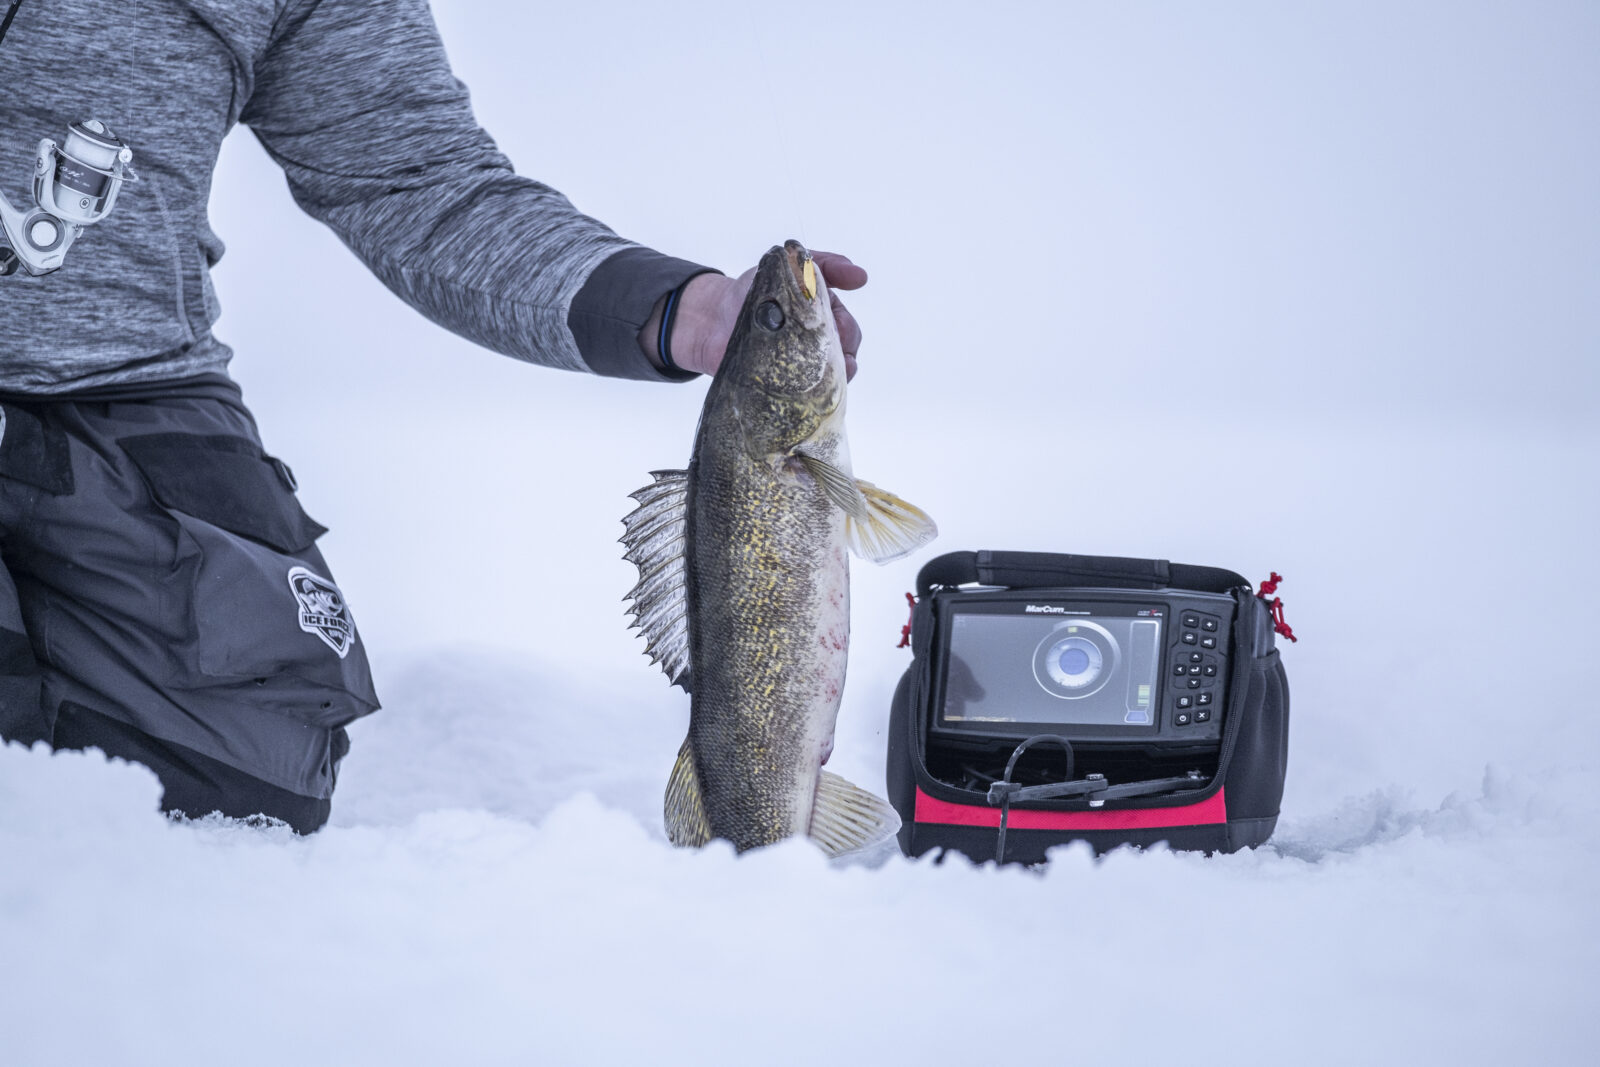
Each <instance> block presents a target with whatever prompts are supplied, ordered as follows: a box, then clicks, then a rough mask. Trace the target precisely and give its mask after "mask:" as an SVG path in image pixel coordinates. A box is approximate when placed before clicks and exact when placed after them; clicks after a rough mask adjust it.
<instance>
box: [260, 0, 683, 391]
mask: <svg viewBox="0 0 1600 1067" xmlns="http://www.w3.org/2000/svg"><path fill="white" fill-rule="evenodd" d="M240 119H241V121H242V122H244V123H245V124H246V125H248V126H250V128H251V129H252V130H253V131H254V133H255V135H256V137H257V138H259V139H260V141H261V143H262V145H263V146H265V148H266V150H267V152H268V153H269V154H270V155H271V156H272V158H273V159H274V160H276V161H277V162H278V164H279V165H280V166H282V167H283V170H284V172H285V174H286V175H287V176H288V179H289V188H290V191H291V192H292V193H293V195H294V198H295V201H296V202H297V203H299V204H300V206H301V207H302V208H304V209H305V210H306V211H307V212H308V213H310V214H311V215H312V216H313V217H315V218H317V219H319V220H321V221H322V222H324V223H326V224H327V225H328V226H329V227H331V228H332V229H333V231H334V232H335V233H337V234H338V235H339V237H340V239H342V240H343V241H344V243H345V244H346V245H348V246H349V247H350V249H351V250H352V251H353V252H355V254H356V255H357V256H359V257H360V258H361V260H362V261H363V262H364V263H366V264H367V266H368V267H369V268H371V270H372V271H373V273H375V274H376V275H377V276H378V277H379V278H380V279H382V280H383V282H384V284H385V285H387V286H388V287H389V288H390V289H392V290H393V291H394V292H395V293H397V294H398V295H399V296H400V298H401V299H403V300H404V301H405V302H406V303H408V304H410V305H411V306H412V307H414V308H416V309H417V310H418V311H420V312H422V313H423V314H424V315H426V316H428V318H430V319H432V320H433V321H434V322H437V323H439V324H440V325H442V326H444V327H446V328H447V329H450V330H453V331H454V332H456V333H458V334H461V335H462V336H463V337H466V338H469V339H470V340H472V341H475V342H477V343H478V344H481V345H484V346H485V347H487V348H491V349H494V350H495V351H497V352H503V353H505V354H506V355H509V356H514V357H516V358H518V359H523V360H527V361H529V362H533V363H540V364H543V365H545V366H550V367H560V368H564V369H568V370H579V371H591V372H594V373H598V374H605V375H608V376H612V377H620V378H640V379H654V380H662V379H677V378H683V377H686V376H685V375H674V374H668V373H664V372H662V371H661V370H658V369H657V368H656V367H655V366H654V365H653V364H652V363H651V362H650V360H649V359H648V358H647V357H646V356H645V354H644V352H643V351H642V350H641V349H640V347H639V342H638V333H639V330H640V328H641V327H642V326H643V325H644V322H645V320H646V319H647V318H648V317H649V315H650V312H651V309H652V308H653V307H654V305H655V302H656V301H657V300H658V299H660V297H661V296H663V295H665V294H666V293H667V292H668V291H670V290H671V289H673V288H675V287H677V286H678V285H681V284H682V283H683V282H684V281H686V280H687V279H688V278H690V277H692V276H693V275H695V274H697V273H700V272H702V271H704V270H705V269H706V268H704V267H701V266H699V265H697V264H694V263H690V262H687V261H685V260H678V259H673V258H671V257H669V256H664V255H661V254H659V253H657V252H653V251H651V250H649V249H647V248H643V247H641V246H639V245H636V244H634V243H632V242H630V241H627V240H625V239H623V238H621V237H619V236H617V234H615V233H613V232H612V231H611V230H610V229H609V228H608V227H606V226H605V225H604V224H602V223H600V222H598V221H597V220H595V219H592V218H590V217H588V216H587V215H584V214H583V213H581V212H580V211H578V210H577V209H576V208H575V207H573V206H572V204H571V203H570V202H569V201H568V200H567V198H566V197H564V196H562V195H561V194H560V193H559V192H557V191H556V190H554V189H552V188H550V187H549V186H547V185H543V184H541V183H539V182H536V181H532V180H530V179H527V178H523V177H519V176H518V175H517V174H516V173H515V172H514V171H513V170H512V167H511V163H510V161H509V160H507V159H506V157H505V156H504V155H502V154H501V152H500V151H499V149H498V148H496V146H495V143H494V141H493V140H492V139H491V138H490V137H489V135H488V134H487V133H485V132H484V131H483V129H482V128H480V127H479V126H478V123H477V121H476V120H475V119H474V118H473V115H472V108H471V104H470V102H469V100H468V94H467V89H466V86H464V85H462V84H461V82H459V81H458V80H456V78H455V77H454V76H453V75H452V74H451V72H450V65H449V61H448V59H447V58H446V56H445V51H444V45H443V43H442V42H441V41H440V39H439V32H438V29H437V27H436V26H435V25H434V21H433V15H432V13H431V11H430V10H429V9H428V5H427V2H426V0H340V2H337V3H334V2H322V0H297V2H291V3H290V4H289V6H288V8H287V9H286V10H285V11H284V12H283V14H282V15H281V16H280V17H279V20H278V23H277V25H276V26H275V27H274V32H273V34H272V37H271V40H270V43H269V44H268V45H267V47H266V48H265V49H264V50H263V52H262V53H261V55H260V56H258V57H257V59H256V61H255V64H254V77H253V86H252V89H251V93H250V98H249V100H248V101H247V103H246V104H245V107H244V109H243V112H242V114H241V116H240ZM591 283H592V284H591Z"/></svg>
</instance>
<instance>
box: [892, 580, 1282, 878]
mask: <svg viewBox="0 0 1600 1067" xmlns="http://www.w3.org/2000/svg"><path fill="white" fill-rule="evenodd" d="M917 589H918V593H919V598H918V599H917V600H916V602H915V606H914V608H913V614H912V623H911V626H910V628H909V633H908V637H909V638H910V643H911V645H912V649H913V662H912V665H911V667H910V668H909V669H908V670H907V671H906V674H905V677H903V678H902V679H901V682H900V685H899V687H898V689H897V690H896V693H895V699H894V706H893V709H892V715H891V727H890V742H889V767H888V776H889V784H890V799H891V800H892V801H893V802H894V804H895V806H896V808H897V809H898V810H899V812H900V816H901V820H902V827H901V832H900V843H901V846H902V849H903V850H904V851H906V852H907V853H908V854H910V855H918V854H921V853H923V852H926V851H928V850H929V849H932V848H947V849H956V850H959V851H962V852H965V853H967V854H968V855H970V856H972V857H973V858H975V859H986V858H988V857H990V856H994V857H996V858H999V859H1001V860H1002V861H1018V862H1037V861H1039V860H1043V859H1044V858H1045V852H1046V850H1047V849H1049V848H1050V847H1052V846H1054V845H1059V844H1065V843H1068V842H1070V841H1075V840H1084V841H1087V842H1088V843H1089V844H1090V845H1091V846H1093V847H1094V848H1096V849H1097V850H1099V851H1104V850H1106V849H1109V848H1115V847H1117V846H1119V845H1125V844H1135V845H1139V844H1153V843H1155V842H1157V841H1165V842H1167V843H1168V844H1169V845H1171V846H1172V847H1174V848H1195V849H1203V850H1206V851H1233V850H1235V849H1238V848H1241V847H1246V846H1250V847H1253V846H1255V845H1259V844H1261V843H1262V842H1264V841H1265V840H1267V838H1268V837H1269V836H1271V833H1272V830H1273V828H1274V826H1275V824H1276V820H1277V814H1278V801H1279V799H1280V797H1281V795H1282V791H1283V773H1284V758H1285V754H1286V746H1287V736H1288V735H1287V727H1288V685H1287V681H1286V679H1285V677H1284V673H1283V667H1282V665H1281V663H1280V662H1279V660H1278V654H1277V652H1276V651H1275V650H1274V647H1273V644H1274V641H1273V637H1274V631H1275V630H1277V629H1278V627H1277V620H1275V619H1274V616H1273V614H1272V611H1271V610H1270V608H1269V607H1268V605H1267V604H1266V603H1265V602H1264V601H1263V600H1262V599H1261V598H1259V597H1258V596H1257V595H1255V594H1254V593H1252V592H1251V589H1250V586H1249V584H1248V583H1247V582H1246V581H1245V580H1244V579H1243V578H1242V577H1240V576H1239V575H1237V574H1235V573H1233V572H1232V571H1225V570H1220V569H1218V568H1211V567H1190V566H1186V565H1183V564H1170V563H1167V562H1166V561H1165V560H1133V559H1123V558H1119V557H1106V556H1067V555H1056V554H1047V553H1014V552H1009V553H1008V552H976V553H974V552H956V553H950V554H947V555H945V556H940V557H938V558H937V559H934V560H932V561H930V562H929V563H928V564H927V566H925V567H924V568H923V570H922V573H921V574H919V575H918V578H917ZM1284 630H1285V631H1286V628H1284ZM1279 632H1284V631H1279ZM1008 836H1009V838H1010V840H1009V843H1008V841H1007V838H1008Z"/></svg>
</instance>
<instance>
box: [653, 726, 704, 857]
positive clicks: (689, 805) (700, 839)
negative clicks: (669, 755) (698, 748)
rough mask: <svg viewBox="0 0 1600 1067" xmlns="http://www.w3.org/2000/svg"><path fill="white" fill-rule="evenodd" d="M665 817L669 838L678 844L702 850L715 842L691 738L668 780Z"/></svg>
mask: <svg viewBox="0 0 1600 1067" xmlns="http://www.w3.org/2000/svg"><path fill="white" fill-rule="evenodd" d="M663 815H664V822H665V824H666V827H667V839H668V840H669V841H671V842H672V843H673V844H674V845H678V846H680V847H683V848H699V847H700V846H702V845H704V844H705V843H706V842H708V841H710V840H711V822H710V820H708V819H707V818H706V805H705V800H704V798H703V797H702V796H701V795H700V775H699V773H698V772H697V771H696V770H695V766H694V747H693V746H691V745H690V744H689V739H688V738H687V737H686V738H684V739H683V745H682V746H681V747H680V748H679V749H678V760H677V762H676V763H674V764H673V765H672V776H671V777H670V778H668V779H667V796H666V800H665V803H664V805H663Z"/></svg>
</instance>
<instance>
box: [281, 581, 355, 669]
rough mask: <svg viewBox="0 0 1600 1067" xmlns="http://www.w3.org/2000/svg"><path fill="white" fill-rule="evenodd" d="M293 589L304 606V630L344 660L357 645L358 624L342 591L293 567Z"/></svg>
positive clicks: (302, 608) (330, 583)
mask: <svg viewBox="0 0 1600 1067" xmlns="http://www.w3.org/2000/svg"><path fill="white" fill-rule="evenodd" d="M289 588H290V589H291V590H293V591H294V598H295V599H296V600H298V601H299V602H300V629H302V630H304V631H305V632H306V633H308V634H316V635H317V636H318V637H320V638H322V641H323V643H324V644H326V645H327V646H328V647H329V648H331V649H333V650H334V651H335V652H337V653H338V654H339V658H340V659H344V657H345V655H346V654H347V653H348V652H349V651H350V646H351V645H353V644H355V643H356V624H355V623H354V622H352V621H351V619H350V609H349V608H348V607H346V606H345V603H344V594H343V593H341V592H339V587H338V586H336V585H334V584H333V583H332V582H330V581H328V579H326V578H322V577H319V576H318V575H315V574H313V573H311V572H310V571H308V570H306V569H305V568H304V567H292V568H290V570H289Z"/></svg>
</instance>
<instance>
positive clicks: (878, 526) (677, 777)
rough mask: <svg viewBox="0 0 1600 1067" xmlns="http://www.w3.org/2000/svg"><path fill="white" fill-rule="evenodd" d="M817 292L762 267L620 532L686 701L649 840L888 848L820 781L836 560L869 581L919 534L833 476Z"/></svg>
mask: <svg viewBox="0 0 1600 1067" xmlns="http://www.w3.org/2000/svg"><path fill="white" fill-rule="evenodd" d="M844 410H845V365H844V352H843V349H842V348H841V347H840V344H839V332H838V328H837V327H836V325H835V324H834V319H833V312H832V310H831V308H830V306H829V301H828V291H827V286H826V284H825V283H824V281H823V279H822V275H821V272H820V271H818V270H817V268H816V264H815V263H814V262H813V261H812V258H811V253H810V252H808V251H806V249H805V248H804V247H802V246H801V245H800V244H799V243H798V242H796V241H789V242H787V243H785V244H784V245H783V246H782V247H774V248H773V249H771V250H770V251H768V252H767V254H766V255H765V256H763V257H762V258H761V264H760V266H759V267H758V268H757V272H756V277H755V281H754V283H753V284H752V285H751V288H750V293H749V295H748V296H747V297H746V299H745V302H744V307H743V309H742V310H741V311H740V313H739V321H738V324H737V326H736V327H735V328H734V331H733V336H732V337H731V338H730V339H729V341H728V350H727V354H726V356H725V357H724V359H723V363H722V367H721V369H720V370H719V371H718V372H717V375H716V377H715V378H714V379H713V380H712V382H711V387H710V389H709V390H708V392H707V393H706V399H705V405H704V407H703V408H702V409H701V413H700V425H699V429H698V430H697V431H696V433H695V442H694V452H693V454H692V455H691V457H690V460H689V469H688V470H686V471H681V470H673V471H653V472H652V476H653V477H654V479H655V481H654V482H653V483H652V484H651V485H649V486H647V487H645V488H644V489H641V490H639V491H638V492H636V493H634V494H633V499H635V500H636V501H638V505H639V506H638V507H637V508H636V509H635V510H634V511H633V513H632V514H630V515H629V516H628V517H627V518H626V519H624V520H623V522H624V524H625V526H626V528H627V532H626V533H625V534H624V535H623V537H622V542H623V544H625V545H626V546H627V548H628V551H627V552H626V553H625V555H624V558H625V559H627V560H629V561H630V562H632V563H634V564H635V565H637V566H638V568H639V583H638V585H636V586H634V588H633V590H632V591H631V592H630V593H629V594H628V596H627V598H626V599H628V600H630V601H631V602H632V603H631V605H630V607H629V610H628V613H629V614H630V615H632V616H634V620H635V621H634V623H633V626H634V627H636V628H638V629H639V630H640V631H641V632H642V633H643V635H644V637H645V638H646V639H647V641H648V642H649V643H648V646H647V648H646V653H647V654H648V655H649V656H650V657H651V661H652V662H657V663H660V664H661V667H662V669H663V670H664V671H665V672H666V674H667V677H668V678H669V679H670V680H672V681H673V682H676V683H677V684H679V685H681V686H682V687H683V688H685V689H687V690H688V691H689V693H690V705H689V736H688V737H687V738H686V739H685V740H684V743H683V747H682V748H681V749H680V750H679V752H678V759H677V763H676V764H675V765H674V766H673V768H672V776H671V778H670V780H669V781H668V783H667V795H666V805H665V816H666V827H667V835H668V837H670V838H671V839H672V841H673V843H674V844H678V845H688V846H700V845H704V844H705V843H706V842H708V841H710V840H711V839H712V838H724V839H726V840H728V841H731V842H733V844H734V846H735V847H736V848H737V849H738V850H739V851H741V852H742V851H744V850H746V849H750V848H755V847H757V846H760V845H767V844H772V843H773V842H775V841H781V840H783V839H785V838H787V837H791V836H794V835H796V834H806V835H808V836H810V837H811V839H812V840H813V841H815V842H816V843H817V844H818V845H820V846H821V847H822V848H823V850H824V851H826V852H828V853H829V854H830V855H840V854H843V853H846V852H853V851H858V850H860V849H863V848H867V847H869V846H871V845H873V844H876V843H877V842H878V841H881V840H883V839H885V838H887V837H889V836H890V835H892V834H893V833H894V832H895V831H896V830H897V829H898V828H899V818H898V816H896V815H895V813H894V810H893V809H892V808H891V807H890V806H889V805H888V803H887V802H886V801H884V800H882V799H880V798H878V797H876V796H874V795H872V794H871V793H868V792H867V791H865V790H863V789H860V788H859V787H857V786H854V785H852V784H850V783H849V782H847V781H845V780H844V779H843V778H840V777H839V776H837V775H835V774H831V773H829V772H827V771H824V770H823V769H822V765H823V763H824V762H826V761H827V758H828V756H829V754H830V752H831V751H832V748H833V730H834V720H835V717H836V716H837V715H838V711H839V698H840V696H841V695H842V693H843V691H844V676H845V660H846V657H847V654H848V649H849V638H850V571H849V559H848V556H847V551H853V552H855V553H856V554H857V555H859V556H862V557H864V558H867V559H871V560H875V561H877V562H880V563H883V562H887V561H889V560H891V559H898V558H899V557H901V556H904V555H906V554H907V553H909V552H911V551H913V550H915V549H916V548H918V547H920V546H922V545H924V544H926V543H927V542H929V541H931V540H932V539H933V537H934V535H935V533H936V531H935V529H934V525H933V522H932V520H930V519H929V518H928V516H927V515H925V514H924V513H923V512H922V511H920V510H919V509H917V508H915V507H912V506H911V505H910V504H907V503H905V502H904V501H902V500H900V499H898V498H896V497H894V496H893V495H891V494H889V493H886V492H884V491H882V490H881V489H878V488H876V487H874V486H872V485H871V484H869V483H867V482H862V481H857V479H856V477H855V475H854V474H852V473H851V469H850V453H849V448H848V446H847V443H846V441H845V430H844Z"/></svg>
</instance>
